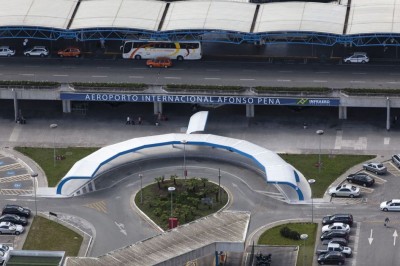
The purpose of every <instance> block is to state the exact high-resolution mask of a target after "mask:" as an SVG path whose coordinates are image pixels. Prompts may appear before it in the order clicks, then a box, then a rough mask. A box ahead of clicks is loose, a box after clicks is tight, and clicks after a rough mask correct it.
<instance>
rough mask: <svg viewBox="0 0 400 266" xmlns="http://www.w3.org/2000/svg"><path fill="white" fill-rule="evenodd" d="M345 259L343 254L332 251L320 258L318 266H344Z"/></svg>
mask: <svg viewBox="0 0 400 266" xmlns="http://www.w3.org/2000/svg"><path fill="white" fill-rule="evenodd" d="M345 260H346V259H345V257H344V255H343V254H342V253H341V252H338V251H330V252H328V253H326V254H323V255H319V256H318V264H320V265H323V264H328V265H343V264H344V262H345Z"/></svg>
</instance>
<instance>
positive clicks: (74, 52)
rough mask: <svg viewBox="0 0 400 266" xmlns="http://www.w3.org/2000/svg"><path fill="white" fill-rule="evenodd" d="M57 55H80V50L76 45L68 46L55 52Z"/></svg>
mask: <svg viewBox="0 0 400 266" xmlns="http://www.w3.org/2000/svg"><path fill="white" fill-rule="evenodd" d="M57 54H58V56H59V57H80V56H81V50H80V49H79V48H76V47H68V48H66V49H64V50H60V51H58V52H57Z"/></svg>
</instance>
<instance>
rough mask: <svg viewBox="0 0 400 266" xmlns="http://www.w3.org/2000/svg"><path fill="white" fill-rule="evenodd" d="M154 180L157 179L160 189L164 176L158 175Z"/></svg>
mask: <svg viewBox="0 0 400 266" xmlns="http://www.w3.org/2000/svg"><path fill="white" fill-rule="evenodd" d="M154 180H156V182H157V185H158V189H161V182H162V177H161V176H159V177H156V178H154Z"/></svg>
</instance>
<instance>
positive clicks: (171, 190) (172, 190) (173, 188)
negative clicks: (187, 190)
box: [168, 187, 175, 217]
mask: <svg viewBox="0 0 400 266" xmlns="http://www.w3.org/2000/svg"><path fill="white" fill-rule="evenodd" d="M174 191H175V187H169V188H168V192H170V193H171V216H170V217H172V192H174Z"/></svg>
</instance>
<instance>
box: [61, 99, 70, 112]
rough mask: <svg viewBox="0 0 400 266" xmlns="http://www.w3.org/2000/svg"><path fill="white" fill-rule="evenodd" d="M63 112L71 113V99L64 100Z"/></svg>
mask: <svg viewBox="0 0 400 266" xmlns="http://www.w3.org/2000/svg"><path fill="white" fill-rule="evenodd" d="M62 108H63V113H71V100H62Z"/></svg>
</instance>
